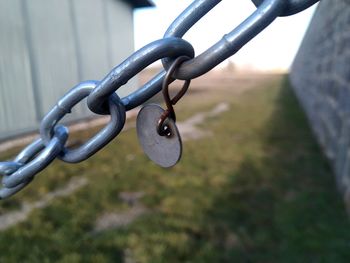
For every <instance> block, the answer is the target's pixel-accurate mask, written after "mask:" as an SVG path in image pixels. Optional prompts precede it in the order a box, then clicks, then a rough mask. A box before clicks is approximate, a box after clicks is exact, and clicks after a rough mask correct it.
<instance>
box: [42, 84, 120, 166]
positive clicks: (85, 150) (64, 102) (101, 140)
mask: <svg viewBox="0 0 350 263" xmlns="http://www.w3.org/2000/svg"><path fill="white" fill-rule="evenodd" d="M96 85H98V81H85V82H82V83H80V84H79V85H77V86H75V87H74V88H72V89H71V90H70V91H69V92H68V93H67V94H66V95H64V96H63V98H62V99H61V100H60V101H59V102H58V103H57V105H56V106H55V107H54V108H53V109H52V110H51V111H50V112H49V113H48V114H47V115H46V116H45V117H44V118H43V120H42V122H41V126H40V135H41V138H42V139H43V141H44V143H45V145H48V144H49V143H50V141H51V139H52V136H53V134H54V130H53V129H54V127H55V126H56V124H57V123H58V122H59V121H60V120H61V119H62V118H63V117H64V116H65V115H66V114H68V113H70V112H71V110H72V108H73V107H74V106H75V105H76V104H77V103H79V102H80V101H81V100H83V99H84V98H86V97H87V96H88V95H89V94H90V93H91V92H92V91H93V89H94V88H95V87H96ZM108 106H109V112H110V115H111V120H110V122H109V123H108V125H107V126H106V127H104V128H103V129H102V130H101V131H100V132H99V133H97V134H96V135H95V136H94V137H92V138H91V139H90V140H88V141H87V142H85V143H84V144H83V145H82V146H80V147H79V148H77V149H73V150H69V149H67V148H65V147H64V148H63V150H62V152H61V154H60V155H59V156H58V158H59V159H61V160H62V161H65V162H68V163H78V162H81V161H84V160H86V159H88V158H89V157H90V156H92V155H93V154H95V153H96V152H98V151H99V150H100V149H102V148H103V147H104V146H105V145H106V144H108V143H109V142H110V141H111V140H113V139H114V138H115V137H116V136H117V135H118V134H119V133H120V131H121V130H122V129H123V127H124V124H125V119H126V117H125V116H126V113H125V108H124V105H123V104H122V102H121V100H120V98H119V97H118V95H117V94H116V93H112V94H111V95H110V96H109V98H108Z"/></svg>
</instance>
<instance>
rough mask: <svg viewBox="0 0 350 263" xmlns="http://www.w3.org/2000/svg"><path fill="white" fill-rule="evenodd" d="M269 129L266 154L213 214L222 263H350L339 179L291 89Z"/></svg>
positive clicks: (236, 175)
mask: <svg viewBox="0 0 350 263" xmlns="http://www.w3.org/2000/svg"><path fill="white" fill-rule="evenodd" d="M275 103H276V105H275V111H274V113H273V115H272V117H271V119H270V120H269V121H268V122H267V124H266V127H264V129H263V131H262V132H263V134H264V135H263V137H264V145H263V150H264V155H263V157H262V158H261V159H260V160H256V158H250V157H246V158H245V159H244V161H243V162H242V164H241V165H240V168H239V169H238V170H234V171H232V176H231V177H230V183H229V184H227V186H226V187H225V188H224V189H222V190H221V192H222V195H221V196H220V197H219V198H218V199H217V200H216V203H215V204H214V206H213V209H212V210H211V211H210V213H209V217H210V222H211V223H210V228H213V230H212V232H213V233H216V235H217V236H218V246H217V249H218V251H219V252H220V253H218V255H219V259H218V262H232V260H234V259H235V260H237V261H236V262H349V260H350V228H349V222H348V219H347V216H346V214H345V212H344V208H343V203H342V200H341V197H340V195H339V194H338V193H337V191H336V186H335V179H334V178H333V176H332V172H331V169H330V167H329V165H328V164H327V161H326V160H325V158H324V157H323V156H322V155H321V154H320V149H319V147H318V145H317V144H316V142H315V139H314V138H313V135H312V133H311V131H310V129H309V128H308V125H307V121H306V119H305V116H304V114H303V112H302V111H301V108H300V106H299V105H298V103H297V101H296V98H295V96H294V94H293V93H292V91H291V89H290V87H289V83H288V81H287V78H286V80H284V83H283V88H282V89H280V93H279V95H278V97H277V99H276V100H275Z"/></svg>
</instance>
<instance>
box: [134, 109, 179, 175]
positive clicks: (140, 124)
mask: <svg viewBox="0 0 350 263" xmlns="http://www.w3.org/2000/svg"><path fill="white" fill-rule="evenodd" d="M163 113H164V110H163V109H162V108H161V107H160V106H158V105H155V104H150V105H146V106H144V107H143V108H142V109H141V110H140V112H139V114H138V116H137V121H136V129H137V135H138V138H139V141H140V144H141V146H142V148H143V150H144V152H145V153H146V155H147V156H148V157H149V158H150V159H151V160H152V161H153V162H155V163H156V164H158V165H160V166H162V167H164V168H168V167H171V166H174V165H175V164H176V163H177V162H178V161H179V160H180V158H181V154H182V142H181V137H180V133H179V130H178V129H177V127H176V125H175V122H174V121H173V120H171V119H169V120H167V126H168V127H169V129H170V131H171V135H170V136H160V135H159V134H158V132H157V125H158V121H159V119H160V117H161V115H162V114H163Z"/></svg>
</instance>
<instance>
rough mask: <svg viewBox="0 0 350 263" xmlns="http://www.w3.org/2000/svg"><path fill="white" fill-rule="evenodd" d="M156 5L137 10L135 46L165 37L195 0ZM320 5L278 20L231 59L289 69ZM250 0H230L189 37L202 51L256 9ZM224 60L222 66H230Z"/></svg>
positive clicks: (248, 65) (245, 66) (244, 64)
mask: <svg viewBox="0 0 350 263" xmlns="http://www.w3.org/2000/svg"><path fill="white" fill-rule="evenodd" d="M153 2H154V3H155V4H156V7H154V8H144V9H137V10H136V11H135V13H134V27H135V48H136V49H139V48H141V47H143V46H145V45H146V44H148V43H150V42H152V41H154V40H156V39H160V38H162V37H163V35H164V33H165V31H166V29H167V28H168V26H169V25H170V24H171V22H172V21H173V20H174V19H175V18H176V17H177V16H178V15H179V14H180V13H181V12H182V11H183V10H184V9H185V8H186V7H187V6H188V5H189V4H190V3H191V2H192V0H154V1H153ZM315 8H316V5H314V6H313V7H311V8H309V9H308V10H305V11H303V12H301V13H299V14H297V15H294V16H289V17H281V18H278V19H276V20H275V21H274V22H273V24H272V25H270V26H269V27H268V28H267V29H265V31H263V32H262V33H260V35H258V36H257V37H256V38H255V39H253V40H252V41H251V42H250V43H248V44H247V45H246V46H245V47H243V48H242V49H241V50H240V51H239V52H238V53H236V54H235V55H234V56H232V57H231V58H230V61H232V62H233V63H234V65H235V66H236V67H237V68H241V69H256V70H266V71H285V70H288V69H289V67H290V66H291V64H292V62H293V58H294V57H295V55H296V53H297V51H298V48H299V46H300V43H301V41H302V38H303V36H304V34H305V31H306V29H307V26H308V24H309V22H310V20H311V18H312V15H313V13H314V11H315ZM255 9H256V8H255V6H254V5H253V4H252V2H251V1H250V0H235V1H232V0H230V1H229V0H226V1H222V2H221V3H220V4H218V5H217V6H216V7H215V8H214V9H213V10H212V11H210V12H209V13H208V14H207V16H205V17H204V18H202V19H201V20H200V21H199V22H198V23H197V24H196V25H195V26H194V27H193V28H192V29H191V30H190V31H189V32H188V33H187V34H186V35H185V36H184V39H185V40H187V41H189V42H190V43H191V44H192V45H193V47H194V48H195V51H196V54H200V53H201V52H203V51H204V50H206V49H207V48H209V47H210V46H211V45H213V44H214V43H216V42H217V41H219V40H220V39H221V37H222V36H223V35H224V34H226V33H228V32H230V31H232V30H233V29H234V28H235V27H236V26H237V25H239V23H240V22H242V21H243V20H244V19H245V18H247V17H248V16H249V15H250V14H251V13H252V12H254V10H255ZM226 64H227V62H224V63H223V64H222V65H221V66H224V65H226Z"/></svg>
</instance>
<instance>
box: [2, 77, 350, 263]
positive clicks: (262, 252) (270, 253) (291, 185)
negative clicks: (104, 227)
mask: <svg viewBox="0 0 350 263" xmlns="http://www.w3.org/2000/svg"><path fill="white" fill-rule="evenodd" d="M258 85H260V86H261V85H262V84H259V83H257V86H258ZM222 100H225V101H227V102H229V103H230V106H231V109H230V111H229V112H226V113H224V114H222V115H221V116H220V117H215V118H211V119H209V120H208V121H206V122H205V123H203V125H202V127H203V128H205V129H207V130H210V131H212V132H213V133H214V134H215V136H212V137H208V138H205V139H201V140H197V141H189V142H186V143H185V146H184V153H183V159H182V160H181V162H180V163H179V164H178V165H177V166H176V167H174V168H172V169H171V170H164V169H161V168H159V167H157V166H156V165H154V164H153V163H151V162H150V161H149V160H148V159H147V158H146V157H145V156H144V155H143V153H142V151H141V149H140V147H139V145H138V143H137V139H136V133H135V130H131V131H129V132H127V133H123V134H121V135H120V136H119V137H118V139H116V140H115V141H114V142H112V143H111V144H110V145H109V146H108V147H106V148H105V149H104V150H103V151H102V152H100V153H99V154H97V155H96V156H94V157H93V158H91V159H90V160H88V161H86V162H84V163H82V164H79V165H68V164H64V163H62V162H59V161H57V162H55V163H54V165H52V166H51V167H50V168H49V169H48V170H46V171H45V172H43V173H41V174H40V175H39V176H38V177H37V178H36V179H35V180H34V182H33V183H32V184H31V185H30V186H28V187H27V188H26V189H25V190H24V191H23V192H22V193H20V194H18V195H17V196H15V197H13V198H12V199H9V200H7V201H2V202H1V203H0V213H5V212H6V211H10V210H14V209H16V208H18V207H19V206H20V204H21V202H22V201H23V200H24V201H35V200H38V199H39V198H40V196H42V195H44V194H45V193H47V192H49V191H52V190H54V189H56V188H57V187H62V186H64V185H65V184H66V183H67V181H68V180H69V178H70V177H72V176H76V175H81V176H86V177H87V178H88V180H89V184H88V186H86V187H85V188H83V189H81V190H79V191H78V192H76V193H75V194H73V195H71V196H69V197H66V198H57V199H55V200H54V201H53V202H52V203H51V204H50V206H48V207H46V208H44V209H42V210H36V211H35V212H33V213H32V214H31V215H30V217H29V219H28V220H27V221H25V222H24V223H21V224H19V225H17V226H14V227H12V228H10V229H8V230H6V231H3V232H0V262H56V261H58V262H123V258H124V256H123V255H124V252H125V251H126V250H129V251H131V254H132V257H133V259H134V260H135V262H152V263H153V262H154V263H157V262H159V263H160V262H349V261H350V224H349V221H348V219H347V216H346V214H345V212H344V208H343V204H342V200H341V197H340V195H339V194H338V193H337V191H336V187H335V183H334V181H335V180H334V178H333V176H332V172H331V169H330V167H329V165H328V164H327V161H326V160H325V158H324V157H323V155H322V154H321V151H320V149H319V147H318V145H317V143H316V142H315V140H314V138H313V136H312V133H311V131H310V129H309V127H308V125H307V121H306V119H305V117H304V114H303V112H302V111H301V109H300V107H299V105H298V103H297V101H296V99H295V97H294V95H293V93H292V92H291V90H290V88H289V84H288V82H287V81H286V80H285V79H284V78H281V77H272V78H271V80H270V81H267V82H266V81H265V82H264V83H263V85H262V86H261V87H260V88H255V89H250V90H248V91H246V92H243V93H241V94H235V93H234V92H233V91H232V90H229V89H222V90H217V91H207V92H203V93H200V94H193V95H190V96H188V97H187V98H186V99H185V100H184V101H183V102H180V104H179V105H178V106H176V110H177V111H178V116H179V118H180V119H183V118H185V117H188V116H191V115H192V114H194V113H195V112H196V111H202V110H207V109H210V108H211V107H213V106H214V105H216V103H217V102H219V101H222ZM88 135H89V134H81V135H80V136H82V137H85V136H88ZM76 136H77V135H76ZM128 155H129V157H130V155H133V158H128ZM123 191H142V192H144V193H145V196H144V197H143V198H142V199H141V202H142V203H143V204H144V205H145V206H147V207H148V208H149V210H150V212H149V213H148V214H146V215H144V216H142V217H140V218H139V219H138V220H136V221H135V222H133V223H132V224H130V225H129V226H127V227H124V228H118V229H111V230H108V231H105V232H101V233H98V234H94V233H93V226H94V222H95V220H96V218H97V217H98V216H99V215H101V214H102V213H103V212H110V211H111V212H113V211H114V212H115V211H116V212H118V211H126V210H127V209H128V207H127V206H126V205H125V204H123V203H122V201H121V200H120V199H119V198H118V193H120V192H123Z"/></svg>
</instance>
